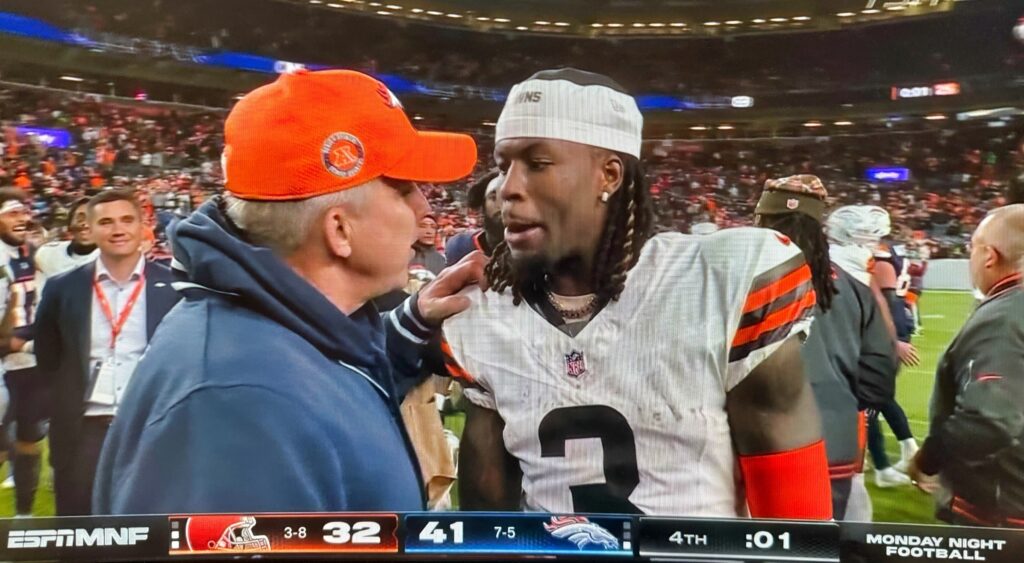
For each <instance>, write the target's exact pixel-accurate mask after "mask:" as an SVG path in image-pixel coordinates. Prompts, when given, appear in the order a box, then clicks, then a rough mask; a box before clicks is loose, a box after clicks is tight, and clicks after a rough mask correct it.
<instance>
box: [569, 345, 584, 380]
mask: <svg viewBox="0 0 1024 563" xmlns="http://www.w3.org/2000/svg"><path fill="white" fill-rule="evenodd" d="M565 373H566V375H568V376H569V377H579V376H581V375H583V374H584V373H587V360H585V359H584V358H583V352H577V351H576V350H573V351H572V352H569V353H568V354H566V355H565Z"/></svg>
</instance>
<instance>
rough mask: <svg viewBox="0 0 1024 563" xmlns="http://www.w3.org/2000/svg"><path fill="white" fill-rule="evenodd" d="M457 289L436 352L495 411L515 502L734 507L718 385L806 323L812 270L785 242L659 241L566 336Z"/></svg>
mask: <svg viewBox="0 0 1024 563" xmlns="http://www.w3.org/2000/svg"><path fill="white" fill-rule="evenodd" d="M467 295H469V296H470V298H471V299H472V302H473V304H472V306H471V307H470V308H469V310H468V311H466V312H465V313H462V314H460V315H457V316H456V317H454V318H452V319H450V320H448V321H447V322H446V323H445V327H444V332H445V339H446V343H447V346H446V347H445V351H446V354H447V355H448V358H447V361H448V362H449V365H450V371H451V372H452V373H453V375H457V376H458V375H461V376H462V378H463V379H465V380H466V381H467V382H468V383H467V385H468V386H467V389H466V397H467V398H469V399H470V400H471V401H473V402H474V403H475V404H477V405H480V406H482V407H485V408H489V409H495V410H497V412H498V414H499V415H500V416H501V418H502V419H503V420H504V421H505V430H504V435H503V437H504V442H505V447H506V449H507V450H508V451H509V453H511V454H512V455H513V456H515V457H516V458H517V459H518V460H519V464H520V467H521V468H522V471H523V482H522V486H523V505H524V508H525V509H527V510H534V511H547V512H556V513H560V512H643V513H647V514H660V515H685V516H712V517H713V516H720V517H735V516H738V515H742V514H745V499H744V498H743V497H742V494H740V493H739V492H738V491H739V487H740V483H739V482H740V480H741V478H740V476H739V472H738V471H737V460H736V455H735V453H734V451H733V448H732V441H731V435H730V431H729V422H728V418H727V415H726V410H725V406H726V393H728V392H729V391H730V390H731V389H732V388H733V387H735V386H736V385H737V384H739V383H740V382H741V381H743V379H744V378H745V377H746V376H747V375H748V374H749V373H750V372H751V370H753V369H754V367H755V366H757V365H758V364H759V363H760V362H761V361H762V360H764V359H765V358H766V357H768V356H769V355H770V354H771V353H772V352H773V351H775V349H776V348H778V346H780V345H781V344H782V343H783V342H784V341H785V340H786V339H787V338H789V337H790V336H791V335H794V334H796V333H799V332H804V331H806V330H807V328H808V326H809V325H810V318H811V317H810V315H811V313H812V311H813V308H814V302H815V295H814V290H813V286H812V283H811V276H810V269H809V268H808V266H807V265H806V263H805V261H804V257H803V254H802V253H801V251H800V249H799V248H798V247H797V246H796V245H795V244H793V243H792V242H790V241H789V239H788V238H786V237H784V236H782V235H780V234H778V233H776V232H775V231H771V230H767V229H756V228H741V229H729V230H724V231H720V232H718V233H714V234H711V235H706V236H693V235H683V234H678V233H671V234H661V235H657V236H655V237H654V238H652V239H651V240H650V241H648V242H647V244H646V245H644V248H643V252H642V253H641V257H640V260H639V262H638V264H637V265H636V267H635V268H633V270H631V271H630V272H629V276H628V278H627V281H626V285H625V290H624V291H623V293H622V295H621V297H620V299H619V300H618V301H613V302H611V303H610V304H608V305H607V306H606V307H605V308H604V309H602V310H601V311H600V312H598V314H597V315H596V316H595V317H594V318H593V319H592V320H591V321H590V322H589V324H587V326H586V327H585V328H584V329H583V330H582V331H580V332H579V333H578V334H577V335H576V337H570V336H568V335H567V334H566V333H564V332H562V331H561V330H559V329H557V328H556V327H554V326H553V325H552V324H550V323H549V322H548V321H547V320H546V319H545V318H543V317H542V316H541V315H540V314H538V313H537V312H536V311H534V310H533V309H532V308H531V307H530V306H528V305H526V304H523V305H520V306H518V307H517V306H514V305H513V304H512V297H511V295H510V294H509V293H505V294H503V295H499V294H496V293H494V292H486V293H481V292H480V291H479V290H475V289H474V290H469V291H468V292H467Z"/></svg>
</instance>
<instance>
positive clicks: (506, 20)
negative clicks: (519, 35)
mask: <svg viewBox="0 0 1024 563" xmlns="http://www.w3.org/2000/svg"><path fill="white" fill-rule="evenodd" d="M494 21H495V22H497V23H508V22H510V21H512V20H510V19H508V18H494Z"/></svg>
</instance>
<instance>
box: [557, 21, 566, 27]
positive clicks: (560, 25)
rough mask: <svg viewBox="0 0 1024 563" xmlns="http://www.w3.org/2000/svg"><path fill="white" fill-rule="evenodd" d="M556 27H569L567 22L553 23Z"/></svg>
mask: <svg viewBox="0 0 1024 563" xmlns="http://www.w3.org/2000/svg"><path fill="white" fill-rule="evenodd" d="M555 25H556V26H558V27H569V22H555Z"/></svg>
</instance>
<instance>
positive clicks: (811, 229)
mask: <svg viewBox="0 0 1024 563" xmlns="http://www.w3.org/2000/svg"><path fill="white" fill-rule="evenodd" d="M758 226H760V227H766V228H769V229H775V230H776V231H779V232H780V233H782V234H784V235H786V236H787V237H789V238H790V239H792V240H793V242H795V243H796V245H797V246H799V247H800V250H801V251H803V253H804V258H805V259H806V260H807V265H808V266H810V267H811V282H812V283H813V284H814V291H815V293H817V294H818V295H817V297H818V305H819V306H821V310H822V311H828V310H829V309H831V308H832V296H833V295H836V294H837V293H839V290H837V289H836V284H835V282H833V281H832V261H831V258H829V254H828V238H827V237H826V236H825V230H824V229H822V228H821V223H819V222H818V221H816V220H815V219H814V218H813V217H810V216H809V215H805V214H803V213H782V214H779V215H761V216H760V221H759V222H758Z"/></svg>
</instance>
